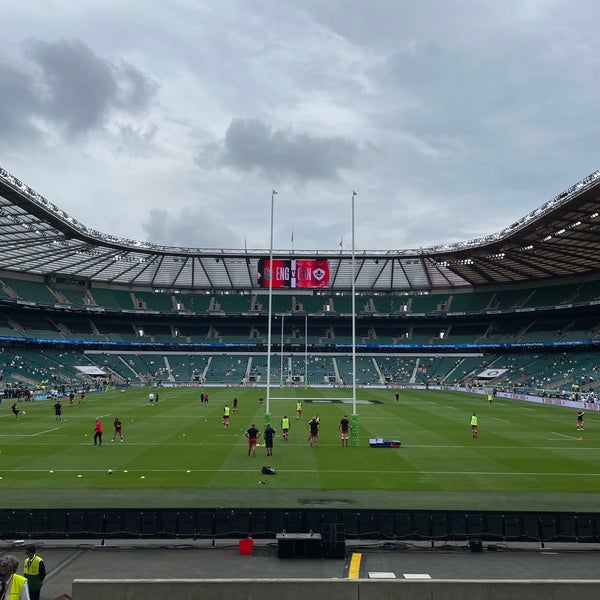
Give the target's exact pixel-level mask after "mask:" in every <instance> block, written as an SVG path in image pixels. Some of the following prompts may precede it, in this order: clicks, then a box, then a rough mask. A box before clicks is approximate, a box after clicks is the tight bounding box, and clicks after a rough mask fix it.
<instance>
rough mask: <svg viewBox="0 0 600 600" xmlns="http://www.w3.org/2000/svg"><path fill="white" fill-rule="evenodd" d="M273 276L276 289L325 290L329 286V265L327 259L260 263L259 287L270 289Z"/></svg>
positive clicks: (260, 261)
mask: <svg viewBox="0 0 600 600" xmlns="http://www.w3.org/2000/svg"><path fill="white" fill-rule="evenodd" d="M271 273H272V274H273V289H275V288H304V289H307V288H308V289H312V288H324V287H327V286H328V285H329V263H328V262H327V260H326V259H310V258H309V259H299V260H290V259H276V258H274V259H273V265H272V268H271V261H270V259H268V258H261V259H260V260H259V261H258V287H261V288H268V287H269V285H270V283H269V281H270V279H271Z"/></svg>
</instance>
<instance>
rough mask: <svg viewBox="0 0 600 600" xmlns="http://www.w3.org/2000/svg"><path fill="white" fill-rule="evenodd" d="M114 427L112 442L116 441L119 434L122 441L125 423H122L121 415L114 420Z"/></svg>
mask: <svg viewBox="0 0 600 600" xmlns="http://www.w3.org/2000/svg"><path fill="white" fill-rule="evenodd" d="M113 428H114V433H113V436H112V440H110V441H111V442H114V441H115V438H116V437H117V436H119V437H120V438H121V441H123V424H122V423H121V421H119V417H116V418H115V420H114V422H113Z"/></svg>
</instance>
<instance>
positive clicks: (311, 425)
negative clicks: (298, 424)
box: [308, 417, 319, 446]
mask: <svg viewBox="0 0 600 600" xmlns="http://www.w3.org/2000/svg"><path fill="white" fill-rule="evenodd" d="M308 431H309V433H308V442H309V444H310V445H311V446H312V445H313V442H315V446H318V445H319V419H318V418H317V417H313V418H312V419H311V420H310V421H309V422H308Z"/></svg>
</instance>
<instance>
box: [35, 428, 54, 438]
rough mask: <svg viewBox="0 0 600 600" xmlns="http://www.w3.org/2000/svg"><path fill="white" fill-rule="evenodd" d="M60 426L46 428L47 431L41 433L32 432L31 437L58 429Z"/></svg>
mask: <svg viewBox="0 0 600 600" xmlns="http://www.w3.org/2000/svg"><path fill="white" fill-rule="evenodd" d="M58 429H60V427H55V428H54V429H46V431H40V432H39V433H32V434H31V437H35V436H36V435H43V434H44V433H50V432H51V431H57V430H58Z"/></svg>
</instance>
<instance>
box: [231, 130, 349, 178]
mask: <svg viewBox="0 0 600 600" xmlns="http://www.w3.org/2000/svg"><path fill="white" fill-rule="evenodd" d="M357 152H358V149H357V147H356V145H355V144H354V143H352V142H351V141H349V140H347V139H344V138H341V137H316V136H312V135H308V134H302V133H294V132H292V131H281V130H274V129H272V128H271V127H270V126H269V125H267V124H266V123H264V122H263V121H261V120H260V119H233V120H232V121H231V123H230V125H229V127H228V129H227V132H226V134H225V139H224V141H223V148H222V155H221V160H220V164H221V165H223V166H227V167H231V168H233V169H236V170H240V171H245V172H248V171H254V170H259V171H262V172H264V173H265V174H268V175H270V176H277V177H293V178H297V179H300V180H311V179H314V180H324V179H337V177H338V174H339V170H340V169H343V168H349V167H352V166H354V164H355V162H356V156H357Z"/></svg>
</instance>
